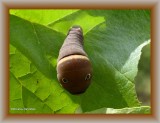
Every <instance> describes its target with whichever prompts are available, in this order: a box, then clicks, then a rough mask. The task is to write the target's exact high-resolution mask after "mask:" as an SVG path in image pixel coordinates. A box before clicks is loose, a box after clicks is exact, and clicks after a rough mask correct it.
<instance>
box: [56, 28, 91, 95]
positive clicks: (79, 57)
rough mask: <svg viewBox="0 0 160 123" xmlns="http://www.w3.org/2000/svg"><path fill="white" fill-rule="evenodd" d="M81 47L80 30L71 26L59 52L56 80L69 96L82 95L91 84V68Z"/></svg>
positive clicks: (81, 34) (82, 43) (81, 32)
mask: <svg viewBox="0 0 160 123" xmlns="http://www.w3.org/2000/svg"><path fill="white" fill-rule="evenodd" d="M83 45H84V42H83V30H82V28H81V27H80V26H73V27H71V28H70V29H69V31H68V34H67V37H66V39H65V40H64V43H63V45H62V47H61V48H60V50H59V56H58V62H57V78H58V81H59V82H60V84H61V86H62V87H63V88H64V89H66V90H67V91H68V92H70V93H71V94H81V93H84V92H85V91H86V90H87V88H88V87H89V85H90V83H91V78H92V66H91V62H90V60H89V58H88V55H87V54H86V52H85V51H84V48H83Z"/></svg>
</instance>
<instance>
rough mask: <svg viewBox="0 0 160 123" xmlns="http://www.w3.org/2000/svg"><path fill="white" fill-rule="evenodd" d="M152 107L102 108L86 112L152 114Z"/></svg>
mask: <svg viewBox="0 0 160 123" xmlns="http://www.w3.org/2000/svg"><path fill="white" fill-rule="evenodd" d="M150 109H151V108H150V107H149V106H140V107H133V108H122V109H113V108H101V109H97V110H94V111H91V112H86V114H150V113H151V111H150Z"/></svg>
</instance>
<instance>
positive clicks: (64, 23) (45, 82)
mask: <svg viewBox="0 0 160 123" xmlns="http://www.w3.org/2000/svg"><path fill="white" fill-rule="evenodd" d="M32 11H33V13H32ZM43 12H44V13H45V14H43ZM63 12H64V13H63V14H62V15H61V11H55V10H49V11H46V10H11V11H10V13H11V14H14V15H10V43H11V48H10V58H11V59H10V69H11V71H12V72H13V74H14V76H15V78H16V79H17V80H19V81H20V82H21V83H22V86H23V88H25V89H26V90H24V89H23V90H24V91H22V94H23V95H24V96H25V97H27V95H29V97H27V98H26V99H25V98H24V99H23V101H25V100H26V102H27V103H26V104H25V106H27V107H28V106H31V105H32V103H33V102H34V103H35V105H36V101H37V105H40V107H42V106H44V105H46V106H45V109H46V110H45V113H50V111H52V112H54V113H74V112H75V111H76V109H77V108H78V107H80V108H81V110H82V112H89V111H93V110H96V109H100V108H103V107H106V108H109V109H110V108H113V109H115V110H116V109H118V110H119V109H123V108H125V107H129V108H130V107H131V108H132V107H139V106H140V102H139V100H138V99H137V95H136V91H135V84H134V78H135V76H136V74H137V71H138V68H137V66H138V62H139V59H140V56H141V50H142V48H143V47H144V46H145V45H147V44H148V43H150V11H149V10H78V11H77V10H75V11H74V12H73V11H72V10H64V11H63ZM24 13H25V14H24ZM54 14H55V18H54V16H53V15H54ZM15 15H16V16H15ZM35 15H36V16H35ZM50 15H52V16H50ZM18 16H19V17H18ZM40 18H43V19H40ZM25 19H27V20H25ZM34 22H36V23H34ZM75 24H76V25H81V26H82V28H83V32H84V49H85V51H86V53H87V54H88V57H89V58H90V60H91V63H92V66H93V79H92V84H91V85H90V87H89V88H88V89H87V91H86V92H85V93H84V94H81V95H79V96H75V95H71V94H69V93H68V92H66V91H64V90H63V89H62V88H61V87H60V86H59V84H58V81H57V79H56V76H57V75H56V64H57V62H56V59H57V57H58V52H59V49H60V47H61V45H62V44H63V41H64V39H65V35H64V34H66V33H67V31H68V29H69V28H70V27H71V26H72V25H75ZM15 48H16V49H15ZM20 54H21V55H22V56H20ZM23 55H24V56H23ZM18 63H19V64H18ZM23 68H25V70H23ZM21 69H22V70H21ZM18 70H21V71H18ZM10 81H13V80H10ZM39 82H40V83H39ZM38 83H39V84H38ZM11 88H12V87H11ZM28 91H29V92H28ZM25 93H26V94H25ZM33 97H36V98H35V100H33V99H34V98H33ZM27 99H31V100H33V102H29V101H28V100H27ZM39 101H40V102H39ZM42 102H43V103H42ZM33 106H34V104H33ZM139 108H140V107H139ZM49 109H50V110H49ZM38 111H39V112H38ZM38 111H36V112H34V111H32V113H41V112H42V110H40V109H38ZM116 111H117V110H116ZM125 111H126V112H127V110H125ZM142 113H143V112H142Z"/></svg>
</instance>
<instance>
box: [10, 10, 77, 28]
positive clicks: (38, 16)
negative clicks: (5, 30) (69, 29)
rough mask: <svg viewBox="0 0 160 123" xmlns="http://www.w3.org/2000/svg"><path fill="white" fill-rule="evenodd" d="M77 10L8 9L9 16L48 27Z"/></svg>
mask: <svg viewBox="0 0 160 123" xmlns="http://www.w3.org/2000/svg"><path fill="white" fill-rule="evenodd" d="M77 11H78V10H76V9H75V10H65V9H64V10H61V9H56V10H54V11H53V10H52V9H43V10H42V9H21V10H20V9H10V14H12V15H16V16H19V17H21V18H24V19H26V20H28V21H31V22H34V23H39V24H42V25H49V24H52V23H54V22H55V21H57V20H59V19H61V18H65V17H66V16H68V15H71V14H73V13H75V12H77Z"/></svg>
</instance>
